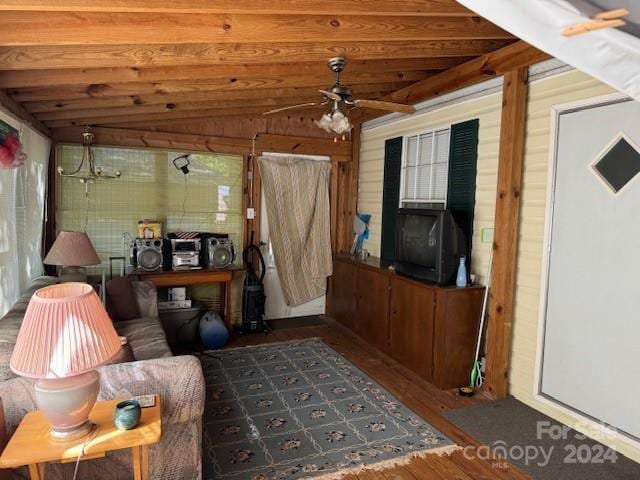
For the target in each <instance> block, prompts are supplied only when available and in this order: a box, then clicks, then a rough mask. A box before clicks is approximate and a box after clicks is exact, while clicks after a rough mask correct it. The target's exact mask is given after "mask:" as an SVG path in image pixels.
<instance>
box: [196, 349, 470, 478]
mask: <svg viewBox="0 0 640 480" xmlns="http://www.w3.org/2000/svg"><path fill="white" fill-rule="evenodd" d="M200 358H201V361H202V366H203V370H204V374H205V378H206V383H207V401H206V406H205V413H204V422H203V423H204V429H203V430H204V431H203V468H204V478H205V479H206V480H212V479H241V480H275V479H279V480H289V479H300V478H314V479H315V480H318V479H321V480H327V479H332V480H333V479H339V478H341V477H342V476H344V475H346V474H348V473H355V472H358V471H361V470H364V469H383V468H388V467H391V466H394V465H400V464H403V463H407V462H409V461H410V460H411V459H412V458H413V457H416V456H423V455H428V454H439V455H442V454H448V453H450V452H452V451H453V450H456V449H457V448H458V447H456V446H455V445H454V444H453V442H452V441H451V440H449V439H448V438H446V437H445V436H444V435H442V434H441V433H440V432H439V431H437V430H436V429H435V428H433V427H432V426H431V425H429V424H428V423H427V422H425V421H424V420H422V419H421V418H420V417H419V416H418V415H416V414H415V413H414V412H412V411H411V410H409V409H408V408H407V407H405V406H404V405H403V404H402V403H401V402H399V401H398V400H397V399H396V398H395V397H394V396H393V395H391V394H390V393H389V392H388V391H386V390H385V389H384V388H382V387H381V386H380V385H378V384H377V383H376V382H374V381H373V380H372V379H371V378H370V377H368V376H367V375H366V374H364V373H363V372H362V371H360V370H359V369H358V368H356V367H355V366H354V365H353V364H351V363H350V362H349V361H348V360H346V359H345V358H344V357H343V356H342V355H340V354H339V353H337V352H336V351H335V350H333V349H331V348H330V347H329V346H328V345H326V344H325V343H324V342H322V341H321V340H319V339H310V340H303V341H295V342H284V343H277V344H275V343H274V344H268V345H262V346H256V347H243V348H235V349H225V350H217V351H209V352H204V353H203V354H201V355H200Z"/></svg>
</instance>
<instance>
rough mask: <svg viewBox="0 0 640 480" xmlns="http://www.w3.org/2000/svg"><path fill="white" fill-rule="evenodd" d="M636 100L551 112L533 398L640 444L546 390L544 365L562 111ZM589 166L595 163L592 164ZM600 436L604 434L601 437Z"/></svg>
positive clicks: (585, 426) (582, 427) (594, 101)
mask: <svg viewBox="0 0 640 480" xmlns="http://www.w3.org/2000/svg"><path fill="white" fill-rule="evenodd" d="M629 100H631V101H633V100H632V99H631V98H630V97H629V96H628V95H626V94H623V93H621V92H615V93H611V94H607V95H601V96H597V97H588V98H583V99H581V100H577V101H573V102H568V103H562V104H558V105H553V106H552V107H551V112H550V126H549V161H548V166H547V192H546V203H545V221H544V223H545V225H544V239H543V244H542V246H543V251H542V257H541V263H542V265H541V272H540V298H539V305H538V332H537V339H536V355H535V363H534V379H533V390H532V392H533V399H534V400H535V401H537V402H540V403H542V404H544V405H545V406H548V407H552V408H553V409H555V410H556V411H558V412H560V413H562V414H564V415H566V416H568V417H570V418H571V419H573V420H575V421H576V422H577V423H576V425H574V428H575V429H576V430H578V431H581V432H586V433H587V435H589V436H592V437H595V440H599V438H603V437H604V438H609V439H613V440H615V441H621V442H624V443H626V444H629V445H631V446H633V447H634V448H640V439H638V438H636V437H634V436H632V435H630V434H627V433H625V432H622V431H619V430H618V429H617V428H615V427H613V426H612V425H609V424H606V423H604V422H603V421H602V420H599V419H596V418H594V417H591V416H589V415H588V414H586V413H584V412H581V411H579V410H578V409H576V408H573V407H571V406H570V405H567V404H564V403H562V402H560V401H558V400H556V399H554V398H552V397H550V396H548V395H546V394H544V393H543V392H542V368H543V364H544V340H545V330H546V323H547V300H548V290H549V274H550V262H551V240H552V238H551V234H552V231H553V213H554V205H555V187H556V173H557V162H558V146H559V131H558V128H559V125H560V115H562V114H566V113H571V112H574V111H579V110H584V109H587V108H593V107H599V106H605V105H612V104H616V103H622V102H626V101H629ZM589 168H591V166H590V165H589ZM598 436H600V437H598Z"/></svg>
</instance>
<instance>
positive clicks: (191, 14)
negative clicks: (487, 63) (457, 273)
mask: <svg viewBox="0 0 640 480" xmlns="http://www.w3.org/2000/svg"><path fill="white" fill-rule="evenodd" d="M514 41H515V39H514V38H513V37H512V36H511V35H510V34H508V33H506V32H505V31H503V30H501V29H500V28H498V27H496V26H495V25H493V24H491V23H489V22H487V21H486V20H484V19H482V18H480V17H478V16H476V15H475V14H473V13H472V12H470V11H469V10H466V9H465V8H464V7H462V6H461V5H459V4H458V3H457V2H455V1H454V0H342V1H326V0H290V1H284V0H221V1H213V0H56V1H55V2H52V1H51V0H2V2H1V4H0V90H4V93H6V95H7V96H8V98H10V99H11V100H13V101H15V102H17V104H18V105H17V106H16V108H19V109H24V110H25V111H26V114H27V115H32V116H33V117H34V118H35V119H36V120H37V121H39V122H42V124H44V125H45V126H46V127H48V128H51V129H57V128H66V127H71V126H78V125H97V126H110V127H119V128H141V129H142V128H145V127H146V126H153V125H159V124H169V123H172V122H185V121H189V122H198V121H211V120H226V119H228V120H233V119H237V120H240V119H242V120H246V119H250V118H256V117H260V116H261V114H262V112H264V111H266V110H270V109H273V108H277V107H280V106H286V105H291V104H296V103H304V102H310V101H315V100H318V99H319V98H320V97H319V93H318V89H319V88H326V87H328V86H329V85H331V84H332V83H333V80H334V78H333V73H332V72H331V71H329V69H328V68H327V66H326V61H327V59H328V58H330V57H333V56H337V55H342V56H345V57H346V58H347V61H348V65H347V68H346V71H345V73H344V74H343V76H342V81H343V83H344V84H346V85H350V86H352V87H353V91H354V94H355V96H356V97H358V98H370V99H377V98H382V97H385V98H389V96H390V95H391V94H392V93H393V92H396V91H398V90H400V89H402V88H405V87H407V86H409V85H412V84H415V83H416V82H419V81H421V80H424V79H426V78H429V77H431V76H433V75H434V74H436V73H438V72H441V71H443V70H447V69H449V68H451V67H454V66H456V65H459V64H461V63H465V62H469V61H470V60H472V59H474V58H476V57H478V56H480V55H483V54H486V53H489V52H492V51H495V50H497V49H500V48H502V47H504V46H506V45H508V44H510V43H513V42H514ZM5 98H7V97H5ZM307 113H312V114H313V115H317V114H318V111H317V110H315V111H313V112H309V111H307ZM288 114H289V115H290V114H291V112H288Z"/></svg>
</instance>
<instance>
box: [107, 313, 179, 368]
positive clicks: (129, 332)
mask: <svg viewBox="0 0 640 480" xmlns="http://www.w3.org/2000/svg"><path fill="white" fill-rule="evenodd" d="M113 326H114V327H115V328H116V331H117V332H118V335H122V336H123V337H127V340H128V342H129V344H130V345H131V348H132V349H133V355H134V356H135V357H136V360H148V359H151V358H162V357H171V356H172V353H171V349H170V348H169V344H168V343H167V337H166V336H165V334H164V330H163V329H162V325H161V324H160V319H159V318H154V317H142V318H136V319H134V320H123V321H121V322H116V323H114V324H113Z"/></svg>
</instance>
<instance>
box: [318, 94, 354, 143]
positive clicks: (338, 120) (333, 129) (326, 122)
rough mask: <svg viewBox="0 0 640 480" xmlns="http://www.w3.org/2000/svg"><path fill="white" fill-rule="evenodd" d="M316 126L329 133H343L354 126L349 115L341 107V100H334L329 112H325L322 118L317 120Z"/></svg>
mask: <svg viewBox="0 0 640 480" xmlns="http://www.w3.org/2000/svg"><path fill="white" fill-rule="evenodd" d="M314 123H315V124H316V126H318V127H319V128H321V129H322V130H324V131H325V132H327V133H337V134H338V135H342V134H344V133H347V132H348V131H349V130H351V129H352V128H353V125H351V122H350V121H349V117H348V116H347V115H346V114H345V113H344V112H343V111H342V108H340V102H338V101H334V102H333V107H332V108H331V111H330V112H329V113H324V114H323V115H322V117H320V120H315V121H314Z"/></svg>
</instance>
